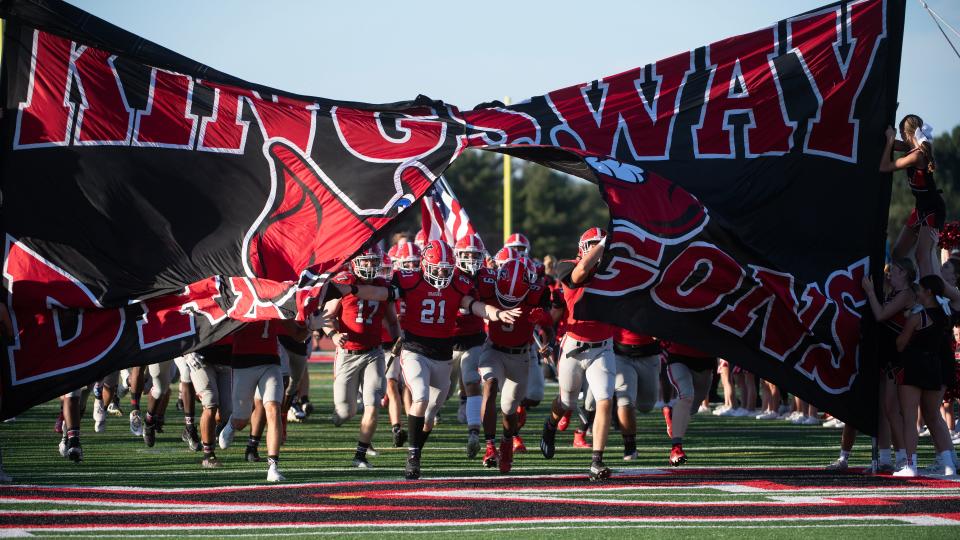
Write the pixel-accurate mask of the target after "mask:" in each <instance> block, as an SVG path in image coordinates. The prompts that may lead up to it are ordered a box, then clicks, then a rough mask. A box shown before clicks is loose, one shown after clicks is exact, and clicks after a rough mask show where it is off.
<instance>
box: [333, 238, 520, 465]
mask: <svg viewBox="0 0 960 540" xmlns="http://www.w3.org/2000/svg"><path fill="white" fill-rule="evenodd" d="M420 264H421V269H422V272H412V271H409V270H401V271H399V272H396V273H395V274H394V276H393V281H392V282H391V284H390V286H389V287H377V286H373V285H363V284H352V285H349V286H348V285H346V284H341V283H335V284H334V285H335V286H336V287H337V289H338V290H339V291H340V293H341V294H344V295H346V294H352V295H354V296H357V297H358V298H359V299H362V300H368V301H369V300H375V301H378V302H390V301H393V300H395V299H397V298H403V300H404V302H405V303H406V309H405V311H404V313H403V315H402V316H401V321H400V322H401V328H402V329H403V332H404V337H403V339H404V341H403V350H402V352H401V369H402V370H403V377H404V381H405V383H406V384H407V386H408V387H409V388H410V393H411V396H412V402H411V404H410V409H409V414H408V417H407V422H408V424H407V425H408V429H409V432H410V447H409V454H408V456H407V465H406V470H405V476H406V478H407V479H408V480H413V479H417V478H419V477H420V458H421V453H422V450H423V447H424V444H425V443H426V441H427V438H428V437H429V435H430V431H431V430H432V429H433V425H434V420H435V418H436V415H437V412H438V410H439V409H440V406H441V405H442V404H443V400H444V398H445V397H446V395H447V391H448V390H449V387H450V369H451V365H450V363H451V359H452V357H453V339H452V338H451V336H452V334H453V329H454V326H455V325H456V315H457V311H458V310H459V309H460V308H464V309H467V310H468V311H470V312H472V313H473V314H474V315H477V316H478V317H482V318H484V319H486V320H488V321H503V322H505V323H508V324H509V323H513V322H515V321H516V319H517V317H518V316H519V313H520V310H519V308H514V309H512V310H501V309H498V308H496V307H494V306H491V305H488V304H485V303H483V302H480V301H479V300H476V299H474V297H473V282H472V281H471V280H470V278H468V277H467V276H465V275H463V274H462V273H461V272H460V271H459V270H457V268H456V260H455V258H454V256H453V250H452V249H451V248H450V246H448V245H447V244H445V243H443V242H441V241H439V240H430V241H429V242H428V243H427V244H426V246H425V247H424V249H423V253H422V259H421V263H420Z"/></svg>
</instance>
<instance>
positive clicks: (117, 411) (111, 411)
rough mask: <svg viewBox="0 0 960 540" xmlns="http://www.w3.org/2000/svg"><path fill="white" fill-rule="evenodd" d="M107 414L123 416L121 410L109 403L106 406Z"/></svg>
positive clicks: (114, 404) (113, 403)
mask: <svg viewBox="0 0 960 540" xmlns="http://www.w3.org/2000/svg"><path fill="white" fill-rule="evenodd" d="M107 414H109V415H110V416H123V409H121V408H120V406H119V405H117V404H116V403H115V402H111V403H110V404H109V405H107Z"/></svg>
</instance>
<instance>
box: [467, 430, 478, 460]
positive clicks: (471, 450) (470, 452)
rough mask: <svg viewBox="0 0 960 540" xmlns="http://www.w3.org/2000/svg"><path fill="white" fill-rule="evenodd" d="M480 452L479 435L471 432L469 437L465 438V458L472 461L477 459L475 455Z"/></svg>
mask: <svg viewBox="0 0 960 540" xmlns="http://www.w3.org/2000/svg"><path fill="white" fill-rule="evenodd" d="M479 452H480V434H478V433H477V432H476V431H471V432H470V435H469V436H468V437H467V458H468V459H473V458H475V457H477V454H478V453H479Z"/></svg>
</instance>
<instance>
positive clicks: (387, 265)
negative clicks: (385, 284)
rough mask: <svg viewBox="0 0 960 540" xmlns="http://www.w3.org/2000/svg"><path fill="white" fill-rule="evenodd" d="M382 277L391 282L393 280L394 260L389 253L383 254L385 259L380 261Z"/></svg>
mask: <svg viewBox="0 0 960 540" xmlns="http://www.w3.org/2000/svg"><path fill="white" fill-rule="evenodd" d="M379 275H380V277H382V278H383V279H385V280H387V281H390V280H391V279H393V259H392V258H390V255H389V254H387V253H384V254H383V259H381V260H380V274H379Z"/></svg>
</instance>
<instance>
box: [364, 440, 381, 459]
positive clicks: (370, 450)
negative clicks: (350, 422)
mask: <svg viewBox="0 0 960 540" xmlns="http://www.w3.org/2000/svg"><path fill="white" fill-rule="evenodd" d="M367 455H368V456H370V457H377V456H379V455H380V452H377V449H376V448H374V447H373V443H372V442H371V443H370V447H369V448H367Z"/></svg>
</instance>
